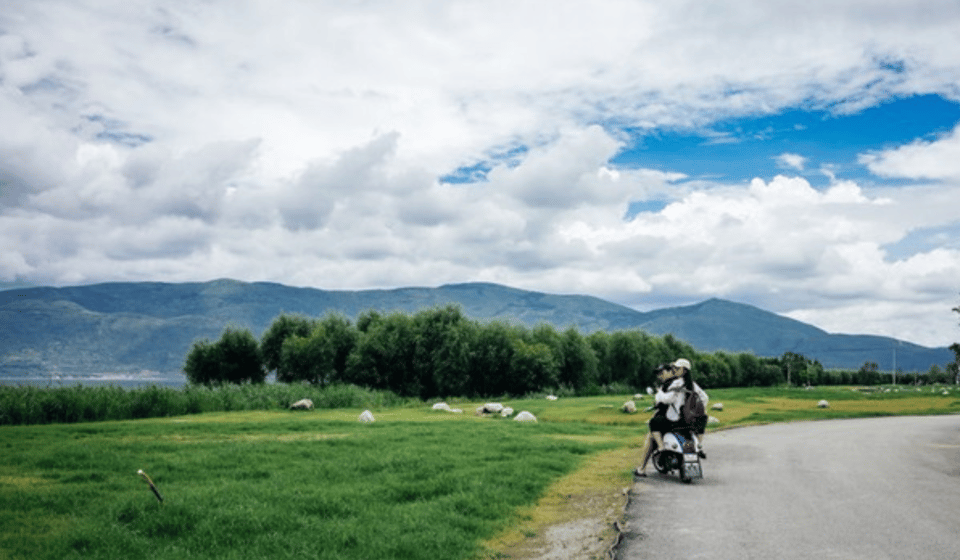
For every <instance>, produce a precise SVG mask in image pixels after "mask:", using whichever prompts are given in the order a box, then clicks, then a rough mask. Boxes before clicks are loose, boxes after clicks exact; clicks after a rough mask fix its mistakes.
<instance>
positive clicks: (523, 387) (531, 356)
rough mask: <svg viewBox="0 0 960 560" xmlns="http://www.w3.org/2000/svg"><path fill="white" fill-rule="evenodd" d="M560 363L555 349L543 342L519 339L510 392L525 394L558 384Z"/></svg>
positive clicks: (514, 358) (514, 354)
mask: <svg viewBox="0 0 960 560" xmlns="http://www.w3.org/2000/svg"><path fill="white" fill-rule="evenodd" d="M559 369H560V368H559V365H558V364H557V359H556V355H555V354H554V353H553V350H551V348H550V347H549V346H547V345H546V344H544V343H542V342H527V341H524V340H518V341H517V345H516V347H515V348H514V353H513V363H512V364H511V370H513V379H512V380H511V384H510V386H509V388H508V392H509V393H510V394H513V395H524V394H527V393H531V392H533V391H540V390H542V389H544V388H548V387H556V386H557V375H558V374H559Z"/></svg>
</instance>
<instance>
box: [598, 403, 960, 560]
mask: <svg viewBox="0 0 960 560" xmlns="http://www.w3.org/2000/svg"><path fill="white" fill-rule="evenodd" d="M705 443H706V451H707V454H708V459H707V460H706V461H705V462H704V478H703V479H702V480H698V481H695V482H693V483H692V484H689V485H688V484H683V483H682V482H680V481H679V479H678V478H677V476H676V474H675V473H674V474H672V475H670V476H666V475H661V474H659V473H657V472H656V471H655V470H654V469H653V468H652V467H650V468H649V469H648V473H650V476H649V477H648V478H646V479H638V480H640V482H639V484H638V486H639V495H638V496H636V497H635V498H634V499H633V500H632V501H631V503H630V505H629V506H628V508H627V523H626V525H625V533H624V540H623V541H622V543H621V545H620V548H619V550H618V554H617V558H618V559H619V560H639V559H644V558H658V559H670V560H674V559H692V558H708V559H723V560H728V559H753V558H757V559H761V558H762V559H790V558H804V559H808V558H818V559H820V558H841V559H860V558H863V559H870V560H878V559H884V558H896V559H897V560H903V559H907V558H920V559H940V558H949V559H957V558H960V416H925V417H896V418H869V419H858V420H831V421H823V422H797V423H791V424H776V425H769V426H760V427H753V428H743V429H737V430H729V431H722V432H717V433H708V434H707V439H706V440H705Z"/></svg>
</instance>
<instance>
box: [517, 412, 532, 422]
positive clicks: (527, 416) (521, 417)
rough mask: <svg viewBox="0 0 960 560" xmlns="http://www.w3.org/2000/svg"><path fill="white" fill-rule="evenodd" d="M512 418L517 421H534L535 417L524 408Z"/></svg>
mask: <svg viewBox="0 0 960 560" xmlns="http://www.w3.org/2000/svg"><path fill="white" fill-rule="evenodd" d="M514 420H516V421H517V422H536V421H537V417H536V416H534V415H533V414H531V413H529V412H527V411H526V410H524V411H523V412H521V413H520V414H517V417H516V418H514Z"/></svg>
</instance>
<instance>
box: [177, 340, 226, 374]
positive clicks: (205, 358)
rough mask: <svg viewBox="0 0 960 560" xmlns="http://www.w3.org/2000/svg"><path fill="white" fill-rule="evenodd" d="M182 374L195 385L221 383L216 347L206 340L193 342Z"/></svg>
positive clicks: (218, 356) (218, 355)
mask: <svg viewBox="0 0 960 560" xmlns="http://www.w3.org/2000/svg"><path fill="white" fill-rule="evenodd" d="M183 372H184V373H185V374H186V375H187V380H188V381H189V382H190V383H193V384H196V385H209V384H211V383H216V382H218V381H221V379H220V354H219V348H218V346H217V345H216V344H214V343H212V342H210V341H209V340H207V339H203V340H198V341H196V342H194V343H193V346H192V347H191V348H190V352H188V353H187V360H186V363H185V364H184V366H183Z"/></svg>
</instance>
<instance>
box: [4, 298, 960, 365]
mask: <svg viewBox="0 0 960 560" xmlns="http://www.w3.org/2000/svg"><path fill="white" fill-rule="evenodd" d="M449 303H453V304H458V305H460V306H461V308H462V310H463V313H464V315H466V316H468V317H470V318H472V319H475V320H478V321H489V320H505V321H511V322H519V323H522V324H524V325H528V326H534V325H536V324H538V323H549V324H552V325H554V326H555V327H556V328H557V329H558V330H562V329H566V328H568V327H571V326H572V327H575V328H577V329H578V330H580V331H581V332H583V333H588V332H592V331H596V330H606V331H616V330H628V329H639V330H643V331H645V332H647V333H650V334H652V335H658V336H661V335H665V334H668V333H670V334H673V335H674V336H675V337H676V338H678V339H680V340H683V341H686V342H688V343H690V344H691V345H693V347H694V348H697V349H698V350H699V351H702V352H712V351H716V350H723V351H727V352H734V353H737V352H750V353H753V354H755V355H757V356H763V357H766V356H780V355H782V354H783V353H785V352H796V353H799V354H803V355H804V356H806V357H807V358H810V359H815V360H818V361H820V363H821V364H823V365H824V367H826V368H846V369H858V368H859V367H860V366H861V365H863V364H864V363H865V362H875V363H877V364H878V365H879V366H880V369H881V370H886V371H890V370H892V369H894V367H895V368H896V369H897V370H901V371H905V372H913V371H919V372H926V371H928V370H929V369H930V367H931V366H932V365H938V366H940V367H943V366H945V365H946V364H947V363H949V362H951V361H952V360H953V353H952V352H951V351H950V350H949V349H947V348H928V347H924V346H920V345H916V344H912V343H909V342H904V341H899V340H896V339H893V338H888V337H882V336H872V335H847V334H831V333H828V332H826V331H823V330H822V329H819V328H817V327H814V326H812V325H809V324H806V323H803V322H800V321H796V320H794V319H790V318H787V317H783V316H780V315H777V314H775V313H771V312H768V311H764V310H762V309H759V308H757V307H754V306H751V305H746V304H742V303H735V302H731V301H727V300H722V299H708V300H706V301H703V302H701V303H697V304H695V305H688V306H680V307H669V308H663V309H658V310H654V311H648V312H640V311H636V310H634V309H631V308H628V307H624V306H622V305H617V304H614V303H611V302H608V301H605V300H602V299H599V298H596V297H591V296H583V295H553V294H546V293H540V292H534V291H527V290H520V289H515V288H510V287H507V286H502V285H499V284H490V283H467V284H452V285H445V286H440V287H437V288H398V289H392V290H359V291H343V290H320V289H314V288H297V287H291V286H285V285H282V284H276V283H268V282H254V283H247V282H240V281H236V280H226V279H225V280H214V281H210V282H201V283H161V282H136V283H131V282H120V283H104V284H94V285H86V286H73V287H61V288H53V287H23V286H18V287H13V288H9V289H5V290H2V291H0V325H2V327H3V328H2V329H0V380H2V382H6V383H9V382H11V380H13V381H14V382H15V380H16V379H20V378H29V377H48V376H52V375H65V376H69V375H78V376H88V375H96V374H103V373H124V372H126V373H136V372H160V373H177V374H179V372H181V369H182V365H183V361H184V358H185V357H186V354H187V353H188V352H189V350H190V347H191V345H192V343H193V342H194V341H195V340H197V339H200V338H208V339H211V340H216V339H217V338H219V336H220V333H221V332H222V331H223V329H224V328H225V327H226V326H233V327H240V328H247V329H250V330H251V331H252V332H253V334H254V335H255V336H257V337H258V338H259V336H260V335H261V334H262V332H263V331H264V330H266V329H267V327H269V325H270V323H271V322H272V321H273V319H274V318H275V317H277V315H279V314H280V313H290V314H303V315H306V316H310V317H321V316H323V315H326V314H328V313H331V312H337V313H342V314H343V315H345V316H347V317H348V318H351V319H352V318H355V317H356V316H357V315H358V314H359V313H361V312H363V311H367V310H371V309H373V310H378V311H381V312H392V311H403V312H410V313H413V312H416V311H418V310H420V309H424V308H429V307H434V306H439V305H445V304H449ZM894 364H895V366H894Z"/></svg>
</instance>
